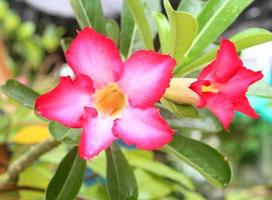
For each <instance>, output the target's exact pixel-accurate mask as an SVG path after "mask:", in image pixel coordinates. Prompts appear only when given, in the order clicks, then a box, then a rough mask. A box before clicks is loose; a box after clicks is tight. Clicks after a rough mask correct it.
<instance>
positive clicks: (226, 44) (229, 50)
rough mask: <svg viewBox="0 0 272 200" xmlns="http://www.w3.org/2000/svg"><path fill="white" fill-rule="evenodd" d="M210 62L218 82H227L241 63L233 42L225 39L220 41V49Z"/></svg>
mask: <svg viewBox="0 0 272 200" xmlns="http://www.w3.org/2000/svg"><path fill="white" fill-rule="evenodd" d="M212 64H213V65H214V68H215V73H216V77H217V81H218V82H219V83H225V82H227V81H228V80H229V79H230V78H231V77H232V76H233V75H234V74H235V73H236V72H237V71H238V70H239V69H240V68H241V67H242V65H243V63H242V61H241V60H240V59H239V57H238V54H237V52H236V49H235V46H234V44H233V43H232V42H231V41H229V40H226V39H224V40H222V41H221V44H220V49H219V51H218V52H217V56H216V59H215V61H214V62H213V63H212Z"/></svg>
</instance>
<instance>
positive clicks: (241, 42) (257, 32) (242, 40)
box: [175, 28, 272, 76]
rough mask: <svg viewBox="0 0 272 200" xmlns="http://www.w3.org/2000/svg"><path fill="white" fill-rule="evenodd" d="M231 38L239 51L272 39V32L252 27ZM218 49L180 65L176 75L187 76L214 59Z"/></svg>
mask: <svg viewBox="0 0 272 200" xmlns="http://www.w3.org/2000/svg"><path fill="white" fill-rule="evenodd" d="M230 40H231V41H232V42H234V43H235V46H236V49H237V51H238V52H239V51H241V50H243V49H246V48H249V47H252V46H255V45H258V44H262V43H264V42H268V41H271V40H272V33H271V32H270V31H268V30H265V29H261V28H250V29H246V30H244V31H242V32H240V33H238V34H236V35H234V36H233V37H231V38H230ZM216 51H217V48H215V49H214V50H212V51H210V52H209V53H207V54H205V55H203V56H201V57H200V58H198V59H196V60H195V61H193V62H191V63H190V64H188V65H184V66H182V67H180V68H179V70H176V71H175V76H185V75H187V74H189V73H191V72H193V71H195V70H198V69H201V67H203V65H204V64H207V63H208V62H210V61H211V60H212V59H214V57H215V55H216Z"/></svg>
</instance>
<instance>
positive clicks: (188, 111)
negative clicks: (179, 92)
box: [161, 98, 198, 118]
mask: <svg viewBox="0 0 272 200" xmlns="http://www.w3.org/2000/svg"><path fill="white" fill-rule="evenodd" d="M161 103H162V105H163V106H164V107H162V108H164V109H165V108H166V109H168V110H169V111H170V112H172V113H173V114H174V115H176V116H177V117H179V118H184V117H189V118H197V117H198V111H197V110H196V109H195V107H194V106H192V105H189V104H178V103H175V102H173V101H171V100H169V99H166V98H162V99H161Z"/></svg>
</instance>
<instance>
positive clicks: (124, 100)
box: [35, 28, 176, 159]
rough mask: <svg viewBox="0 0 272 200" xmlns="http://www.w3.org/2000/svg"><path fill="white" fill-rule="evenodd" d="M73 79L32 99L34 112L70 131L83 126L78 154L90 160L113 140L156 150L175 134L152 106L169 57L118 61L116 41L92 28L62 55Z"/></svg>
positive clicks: (142, 55)
mask: <svg viewBox="0 0 272 200" xmlns="http://www.w3.org/2000/svg"><path fill="white" fill-rule="evenodd" d="M66 59H67V62H68V65H69V66H70V67H71V68H72V70H73V72H74V74H75V79H74V80H72V79H71V78H70V77H61V78H60V82H59V84H58V85H57V86H56V87H55V88H54V89H53V90H52V91H50V92H48V93H46V94H44V95H42V96H39V97H38V98H37V100H36V105H35V107H36V112H37V113H38V114H39V115H41V116H43V117H45V118H47V119H49V120H54V121H57V122H59V123H62V124H64V125H65V126H67V127H70V128H83V132H82V135H81V138H80V144H79V155H80V157H81V158H83V159H90V158H92V157H93V156H95V155H97V154H99V152H101V151H102V150H104V149H106V148H108V147H109V146H110V145H111V143H112V142H113V141H114V140H116V139H117V138H121V139H122V140H123V141H124V142H125V143H126V144H128V145H136V147H137V148H140V149H145V150H154V149H159V148H161V147H162V146H163V145H164V144H167V143H169V142H170V141H171V139H172V135H173V131H172V130H171V129H170V127H169V126H168V124H167V123H166V121H165V120H164V119H163V118H162V117H161V116H160V114H159V111H158V109H157V108H155V107H154V104H155V103H156V102H157V101H159V100H160V98H161V97H162V95H163V94H164V92H165V90H166V88H167V87H168V86H169V82H170V79H171V77H172V70H173V67H174V66H175V64H176V62H175V60H174V59H172V58H171V57H170V56H168V55H162V54H159V53H156V52H153V51H147V50H140V51H137V52H135V53H134V54H133V55H132V56H130V57H129V58H128V60H126V61H125V62H122V60H121V57H120V54H119V52H118V49H117V47H116V45H115V44H114V42H113V41H112V40H110V39H108V38H107V37H105V36H104V35H102V34H99V33H97V32H95V31H94V30H93V29H91V28H85V29H84V30H82V31H80V32H79V33H78V35H77V37H76V38H75V39H74V40H73V42H72V44H71V46H70V47H69V49H68V50H67V52H66Z"/></svg>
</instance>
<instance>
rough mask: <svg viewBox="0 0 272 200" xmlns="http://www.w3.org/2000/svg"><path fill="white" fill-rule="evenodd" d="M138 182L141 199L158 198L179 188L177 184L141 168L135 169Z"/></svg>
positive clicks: (162, 197)
mask: <svg viewBox="0 0 272 200" xmlns="http://www.w3.org/2000/svg"><path fill="white" fill-rule="evenodd" d="M135 176H136V180H137V184H138V186H139V199H141V200H144V199H146V200H147V199H148V200H151V199H152V200H153V199H154V200H155V199H156V200H157V199H164V197H165V196H166V195H168V194H170V193H171V192H173V191H175V190H177V188H178V187H177V186H178V185H177V184H176V183H171V182H170V181H167V180H165V179H163V178H161V177H159V176H154V175H151V174H150V173H147V172H145V171H143V170H141V169H136V170H135Z"/></svg>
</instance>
